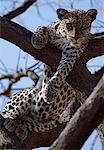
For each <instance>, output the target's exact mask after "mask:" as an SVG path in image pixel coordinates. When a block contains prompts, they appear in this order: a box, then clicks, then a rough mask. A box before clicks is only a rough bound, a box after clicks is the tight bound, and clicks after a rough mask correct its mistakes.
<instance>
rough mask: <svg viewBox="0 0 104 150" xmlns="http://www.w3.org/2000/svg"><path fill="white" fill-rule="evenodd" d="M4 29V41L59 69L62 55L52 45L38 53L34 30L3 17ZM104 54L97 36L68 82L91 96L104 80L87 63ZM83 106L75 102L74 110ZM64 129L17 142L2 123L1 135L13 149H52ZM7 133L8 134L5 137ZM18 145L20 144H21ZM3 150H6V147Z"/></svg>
mask: <svg viewBox="0 0 104 150" xmlns="http://www.w3.org/2000/svg"><path fill="white" fill-rule="evenodd" d="M0 26H1V29H2V30H1V32H0V37H1V38H3V39H5V40H7V41H9V42H11V43H13V44H15V45H16V46H18V47H20V48H21V49H22V50H23V51H25V52H27V53H28V54H30V55H32V56H33V57H35V58H36V59H39V60H41V61H43V62H45V63H47V64H49V65H50V66H52V67H53V69H56V67H57V65H58V62H59V60H60V56H61V52H60V51H59V50H58V49H56V48H55V47H54V46H53V45H50V43H48V44H47V46H46V47H45V48H44V49H42V50H36V49H34V48H33V47H32V45H31V40H30V39H31V35H32V33H31V32H30V31H28V30H27V29H25V28H24V27H21V26H20V25H18V24H16V23H14V22H12V21H9V20H8V19H4V18H0ZM101 55H104V33H99V34H96V35H93V38H92V39H91V40H90V43H89V46H88V48H87V49H86V52H85V53H84V54H83V55H82V56H81V58H80V59H79V60H78V61H77V63H76V64H75V67H74V69H73V71H72V72H71V73H70V74H69V77H68V79H67V81H68V82H70V83H71V84H72V85H73V86H74V87H75V88H78V89H79V90H80V91H84V92H85V93H86V94H87V95H89V94H90V93H91V92H92V90H93V88H94V87H95V85H96V84H97V82H98V80H99V79H100V77H101V76H100V75H101V74H100V75H97V77H95V76H93V75H91V73H90V72H89V71H88V70H87V68H86V66H85V63H86V62H87V61H88V60H90V59H91V58H94V57H97V56H101ZM103 72H104V68H103ZM73 106H77V107H73ZM79 106H80V105H79V104H78V103H75V102H73V104H72V107H73V108H74V109H75V110H73V111H76V109H77V108H78V107H79ZM0 121H1V122H2V121H3V118H0ZM64 127H65V124H62V125H59V126H58V127H57V128H55V129H52V130H50V131H47V132H45V133H29V135H28V137H27V139H26V140H25V141H24V142H21V141H20V140H19V139H18V140H17V138H14V137H15V134H14V133H12V134H10V133H8V132H7V131H6V130H4V128H3V126H2V124H1V125H0V129H1V133H0V136H1V137H7V136H8V137H9V139H10V140H9V145H10V143H11V147H13V144H14V146H15V149H19V146H20V147H22V149H26V148H27V149H30V148H33V147H40V146H50V145H51V144H52V142H53V141H54V140H55V139H56V138H57V137H58V136H59V134H60V133H61V131H62V130H63V128H64ZM3 131H4V133H7V134H6V135H5V134H3ZM4 139H5V138H4ZM10 141H12V142H10ZM3 142H4V143H5V140H2V143H3ZM18 143H20V144H19V145H18ZM0 144H1V143H0ZM1 149H3V147H2V144H1Z"/></svg>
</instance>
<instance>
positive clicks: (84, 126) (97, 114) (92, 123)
mask: <svg viewBox="0 0 104 150" xmlns="http://www.w3.org/2000/svg"><path fill="white" fill-rule="evenodd" d="M103 119H104V75H103V77H102V78H101V80H100V82H99V83H98V84H97V86H96V88H95V89H94V91H93V92H92V94H91V95H90V96H89V98H88V99H87V100H86V102H85V103H84V104H83V105H82V106H81V107H80V108H79V109H78V111H77V112H76V113H75V115H74V116H73V117H72V119H71V120H70V122H69V123H68V125H67V126H66V127H65V129H64V130H63V131H62V133H61V134H60V136H59V138H58V139H57V140H56V141H55V142H54V143H53V145H52V146H51V147H50V149H49V150H54V149H57V150H60V149H62V150H69V149H70V150H71V149H80V148H81V147H82V145H83V144H84V142H85V141H86V140H87V138H88V137H89V135H90V134H91V133H92V131H93V130H94V129H96V128H97V126H98V125H99V124H100V123H101V122H102V120H103Z"/></svg>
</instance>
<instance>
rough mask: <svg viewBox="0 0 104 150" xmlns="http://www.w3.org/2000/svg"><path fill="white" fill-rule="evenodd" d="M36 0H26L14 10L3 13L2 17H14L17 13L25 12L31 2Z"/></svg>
mask: <svg viewBox="0 0 104 150" xmlns="http://www.w3.org/2000/svg"><path fill="white" fill-rule="evenodd" d="M36 1H37V0H26V1H25V2H24V3H23V4H22V5H21V6H19V7H18V8H16V9H15V10H12V11H10V12H9V13H7V14H6V15H4V16H3V17H4V18H8V19H13V18H14V17H17V16H18V15H20V14H22V13H23V12H25V11H26V10H27V9H28V8H29V7H30V6H31V5H32V4H33V3H35V2H36Z"/></svg>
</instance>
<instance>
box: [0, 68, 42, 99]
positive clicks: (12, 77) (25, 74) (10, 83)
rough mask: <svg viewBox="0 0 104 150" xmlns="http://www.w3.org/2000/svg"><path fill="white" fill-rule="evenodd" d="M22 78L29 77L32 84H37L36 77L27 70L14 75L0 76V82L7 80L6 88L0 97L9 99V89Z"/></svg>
mask: <svg viewBox="0 0 104 150" xmlns="http://www.w3.org/2000/svg"><path fill="white" fill-rule="evenodd" d="M22 77H29V78H30V79H32V80H33V81H34V82H37V81H38V79H39V77H38V75H37V74H36V73H35V72H33V71H32V70H29V69H21V70H20V71H17V72H16V73H14V74H7V75H0V80H3V79H8V80H9V81H8V85H7V87H6V88H5V89H4V90H3V92H1V93H0V96H1V95H4V96H7V97H10V96H11V88H12V86H13V84H14V83H16V82H18V81H19V80H20V79H21V78H22Z"/></svg>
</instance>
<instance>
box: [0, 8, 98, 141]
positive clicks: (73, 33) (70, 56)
mask: <svg viewBox="0 0 104 150" xmlns="http://www.w3.org/2000/svg"><path fill="white" fill-rule="evenodd" d="M96 15H97V10H95V9H89V10H87V11H85V10H79V9H75V10H67V9H63V8H59V9H57V16H58V19H59V20H58V21H56V22H53V23H50V24H49V25H48V26H47V27H38V28H37V29H36V31H35V32H34V33H33V35H32V37H31V44H32V46H33V47H34V49H37V50H38V49H43V48H44V47H45V46H46V45H47V43H48V42H49V43H50V44H52V45H54V46H55V47H56V48H58V49H59V50H60V51H61V53H62V55H61V59H60V62H59V65H58V67H57V69H56V70H55V71H54V70H53V69H52V67H50V66H49V65H47V64H44V72H43V80H42V87H41V88H40V89H38V88H36V87H34V88H27V89H24V90H22V91H20V92H17V93H16V94H14V95H12V96H11V97H10V99H9V100H8V102H7V103H6V105H5V107H4V109H3V111H2V113H1V115H2V116H3V118H5V122H4V126H5V128H6V129H7V130H8V131H9V132H14V131H15V133H16V135H17V136H18V137H19V138H21V139H22V140H25V139H26V137H27V135H28V131H35V132H46V131H48V130H51V129H53V128H55V127H57V126H58V124H60V123H63V122H66V121H69V117H68V115H67V113H66V112H65V110H66V108H67V107H68V106H69V104H70V103H71V102H72V101H73V100H75V98H76V97H77V91H76V90H75V89H74V88H73V87H72V86H71V84H70V83H69V82H68V83H67V81H66V79H67V77H68V75H69V73H70V72H71V71H72V70H73V68H74V65H75V63H76V61H77V60H78V59H79V57H80V56H81V55H82V54H83V53H84V51H85V49H86V47H87V45H88V43H89V39H90V30H91V24H92V22H93V21H94V20H95V19H96Z"/></svg>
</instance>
